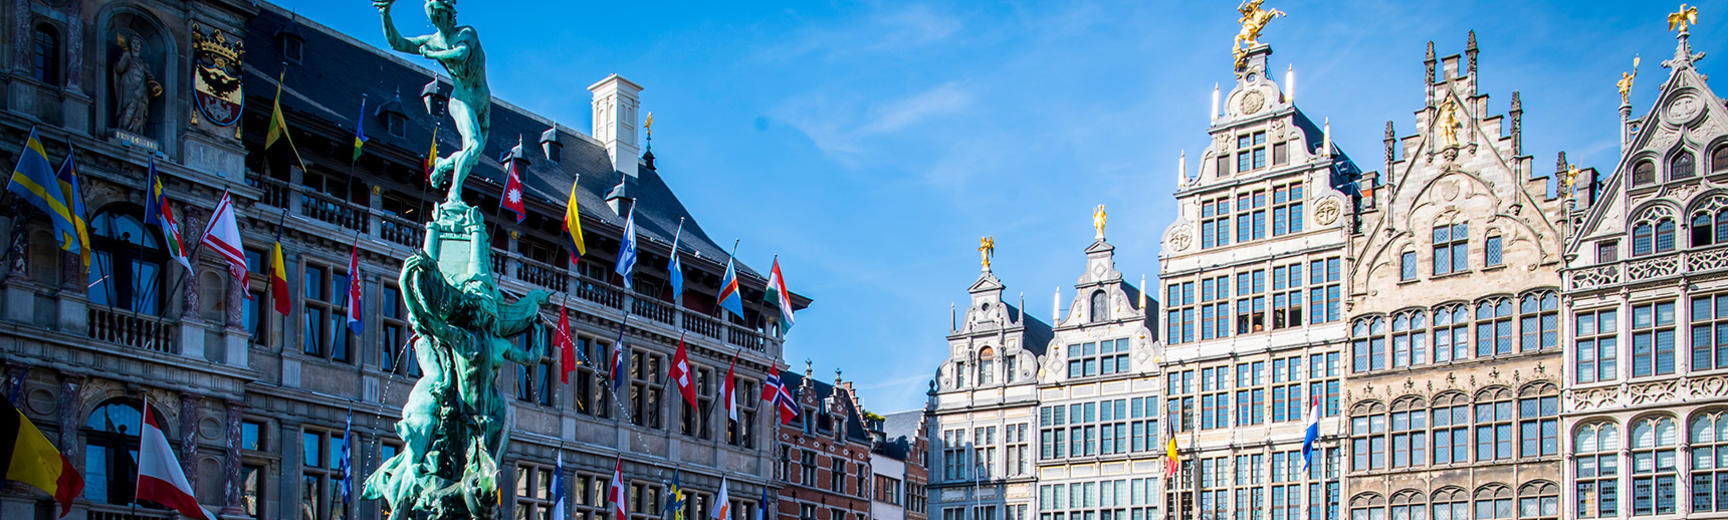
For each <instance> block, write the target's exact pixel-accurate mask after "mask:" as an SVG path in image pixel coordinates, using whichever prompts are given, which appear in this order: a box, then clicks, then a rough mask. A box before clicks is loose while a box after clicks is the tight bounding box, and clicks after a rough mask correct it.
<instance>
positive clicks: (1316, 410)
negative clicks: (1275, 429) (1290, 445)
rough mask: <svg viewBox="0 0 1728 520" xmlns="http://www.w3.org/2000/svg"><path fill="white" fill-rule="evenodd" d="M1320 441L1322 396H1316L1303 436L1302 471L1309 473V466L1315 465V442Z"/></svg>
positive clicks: (1309, 407) (1310, 406)
mask: <svg viewBox="0 0 1728 520" xmlns="http://www.w3.org/2000/svg"><path fill="white" fill-rule="evenodd" d="M1318 440H1320V396H1314V397H1312V398H1311V399H1310V400H1309V404H1308V428H1307V433H1305V434H1303V436H1302V470H1303V471H1307V470H1308V465H1309V464H1313V463H1314V442H1315V441H1318Z"/></svg>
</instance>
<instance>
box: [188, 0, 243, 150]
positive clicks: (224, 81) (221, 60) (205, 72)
mask: <svg viewBox="0 0 1728 520" xmlns="http://www.w3.org/2000/svg"><path fill="white" fill-rule="evenodd" d="M245 54H246V49H245V44H244V43H242V42H241V41H240V40H230V39H229V38H228V35H226V34H223V32H222V30H221V29H217V28H214V27H209V28H206V27H204V26H202V25H200V24H198V23H196V22H194V23H193V24H192V60H193V63H192V104H194V105H197V107H198V111H197V113H195V114H193V115H192V122H193V123H194V124H198V123H200V121H199V120H198V116H199V115H203V117H204V121H203V122H208V123H210V124H213V125H217V126H230V125H233V124H234V123H236V122H239V121H240V114H241V109H242V108H244V107H245V101H246V97H245V95H244V93H243V92H241V90H240V77H241V68H240V67H241V61H240V59H241V58H242V57H244V56H245Z"/></svg>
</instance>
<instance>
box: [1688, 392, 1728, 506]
mask: <svg viewBox="0 0 1728 520" xmlns="http://www.w3.org/2000/svg"><path fill="white" fill-rule="evenodd" d="M1690 439H1691V443H1692V512H1694V513H1698V512H1704V511H1728V414H1725V413H1724V412H1722V411H1717V412H1715V413H1709V414H1704V415H1700V416H1698V417H1695V418H1693V419H1692V428H1691V438H1690Z"/></svg>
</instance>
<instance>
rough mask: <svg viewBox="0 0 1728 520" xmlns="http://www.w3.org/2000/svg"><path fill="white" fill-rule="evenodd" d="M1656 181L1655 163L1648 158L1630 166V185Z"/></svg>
mask: <svg viewBox="0 0 1728 520" xmlns="http://www.w3.org/2000/svg"><path fill="white" fill-rule="evenodd" d="M1654 183H1656V163H1653V162H1650V161H1649V160H1643V161H1638V164H1637V165H1636V166H1633V167H1632V185H1633V186H1644V185H1647V184H1654Z"/></svg>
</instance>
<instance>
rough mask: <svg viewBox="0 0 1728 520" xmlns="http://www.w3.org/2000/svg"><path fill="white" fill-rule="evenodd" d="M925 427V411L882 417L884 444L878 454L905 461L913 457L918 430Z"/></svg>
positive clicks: (898, 413)
mask: <svg viewBox="0 0 1728 520" xmlns="http://www.w3.org/2000/svg"><path fill="white" fill-rule="evenodd" d="M923 426H924V411H923V410H909V411H905V412H896V413H891V414H888V415H884V416H882V436H883V440H882V444H881V445H880V446H877V453H881V454H882V455H883V456H886V457H888V458H891V459H895V460H900V461H905V460H909V459H910V458H911V457H912V446H913V444H914V443H916V442H918V429H919V428H922V427H923Z"/></svg>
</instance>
